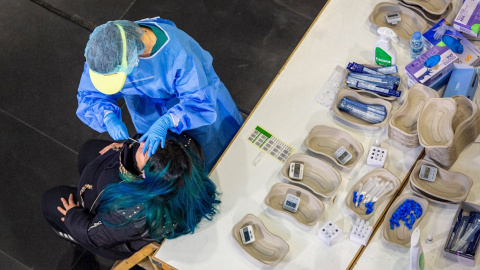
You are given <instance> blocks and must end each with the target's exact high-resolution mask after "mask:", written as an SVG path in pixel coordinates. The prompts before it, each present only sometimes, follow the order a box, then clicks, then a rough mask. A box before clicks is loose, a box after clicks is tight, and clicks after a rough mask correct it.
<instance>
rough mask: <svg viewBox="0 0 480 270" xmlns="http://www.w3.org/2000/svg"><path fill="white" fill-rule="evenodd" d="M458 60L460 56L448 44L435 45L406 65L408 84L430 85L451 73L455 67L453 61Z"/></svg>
mask: <svg viewBox="0 0 480 270" xmlns="http://www.w3.org/2000/svg"><path fill="white" fill-rule="evenodd" d="M456 62H458V57H457V56H456V55H455V54H454V53H453V52H452V51H451V50H449V49H448V48H447V47H446V46H445V47H439V46H433V47H432V48H431V49H430V50H428V51H426V52H424V53H423V54H422V55H420V56H419V57H417V59H415V60H413V61H412V62H410V63H409V64H408V65H406V66H405V73H406V74H407V77H408V84H409V85H410V84H412V85H413V84H415V83H421V84H423V85H425V86H429V85H431V84H432V83H434V82H435V81H436V80H437V79H438V78H440V77H442V76H443V75H445V74H447V73H449V72H450V71H451V70H452V69H453V63H456Z"/></svg>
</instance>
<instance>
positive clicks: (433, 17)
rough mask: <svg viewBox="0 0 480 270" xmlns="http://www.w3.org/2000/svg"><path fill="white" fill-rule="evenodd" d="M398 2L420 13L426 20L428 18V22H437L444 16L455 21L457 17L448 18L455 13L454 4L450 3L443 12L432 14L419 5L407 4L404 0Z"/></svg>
mask: <svg viewBox="0 0 480 270" xmlns="http://www.w3.org/2000/svg"><path fill="white" fill-rule="evenodd" d="M398 4H399V5H401V6H404V7H406V8H409V9H411V10H413V11H415V12H416V13H417V14H420V16H422V17H423V18H424V19H425V20H427V22H430V23H431V24H436V23H437V22H438V21H440V20H441V19H443V18H445V19H447V21H453V19H454V18H455V17H453V18H448V17H449V16H450V15H453V14H452V12H453V11H454V10H453V5H452V4H450V5H448V7H447V9H446V10H445V12H444V13H443V14H431V13H429V12H427V11H425V10H424V9H422V7H421V6H419V5H412V4H407V3H405V2H404V1H402V0H398ZM457 12H458V10H457ZM455 15H456V14H455Z"/></svg>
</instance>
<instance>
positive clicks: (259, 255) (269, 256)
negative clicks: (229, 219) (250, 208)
mask: <svg viewBox="0 0 480 270" xmlns="http://www.w3.org/2000/svg"><path fill="white" fill-rule="evenodd" d="M247 225H252V227H253V234H254V236H255V242H253V243H250V244H247V245H244V244H243V242H242V238H241V237H240V229H241V228H243V227H245V226H247ZM232 235H233V238H234V239H235V242H236V243H237V245H239V246H240V249H241V250H243V251H245V253H247V254H248V255H250V256H252V257H253V258H254V259H256V260H258V261H259V262H261V263H263V264H265V265H275V264H277V263H278V262H280V261H281V260H282V259H283V257H285V255H287V253H288V250H289V249H290V247H289V246H288V244H287V243H286V242H285V241H283V239H282V238H280V237H278V236H276V235H274V234H272V233H271V232H269V231H268V230H267V228H265V225H263V222H262V221H261V220H260V219H258V218H257V217H256V216H254V215H252V214H247V215H246V216H245V217H244V218H243V219H242V220H240V221H239V222H238V223H237V224H235V226H234V227H233V229H232Z"/></svg>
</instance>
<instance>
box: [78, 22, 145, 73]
mask: <svg viewBox="0 0 480 270" xmlns="http://www.w3.org/2000/svg"><path fill="white" fill-rule="evenodd" d="M117 25H120V26H121V27H122V28H123V30H124V32H125V38H126V41H127V69H126V70H125V68H124V67H122V54H123V45H122V44H123V42H122V37H121V34H120V29H119V28H118V26H117ZM143 34H144V31H143V29H142V28H141V27H140V26H139V25H138V24H135V23H133V22H131V21H127V20H118V21H109V22H107V23H105V24H102V25H100V26H98V27H97V28H95V30H94V31H93V33H91V34H90V39H89V40H88V42H87V47H86V48H85V58H86V59H87V64H88V67H89V68H90V69H91V70H93V71H95V72H97V73H99V74H104V75H107V74H114V73H117V72H125V73H126V74H130V73H131V72H132V71H133V69H134V68H135V66H136V64H137V63H138V56H139V55H141V54H143V51H144V50H145V44H143V42H142V40H141V38H140V37H141V36H142V35H143Z"/></svg>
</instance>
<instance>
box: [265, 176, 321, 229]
mask: <svg viewBox="0 0 480 270" xmlns="http://www.w3.org/2000/svg"><path fill="white" fill-rule="evenodd" d="M287 194H292V195H295V196H297V197H299V198H300V203H299V205H298V209H297V211H296V212H291V211H287V210H285V209H284V208H283V204H284V202H285V198H286V196H287ZM265 204H266V205H267V206H268V207H269V208H270V209H272V210H274V211H276V212H278V213H280V214H282V215H286V216H287V217H289V218H291V219H292V220H294V221H295V222H297V223H299V224H301V225H304V226H307V227H312V226H314V225H315V224H317V222H318V219H320V217H321V216H322V214H323V212H324V210H325V207H324V206H323V203H322V202H321V201H320V200H319V199H317V198H316V197H315V196H313V194H311V193H310V192H308V191H307V190H305V189H303V188H301V187H297V186H294V185H290V184H285V183H278V184H275V185H273V186H272V188H271V189H270V192H269V193H268V194H267V197H265Z"/></svg>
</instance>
